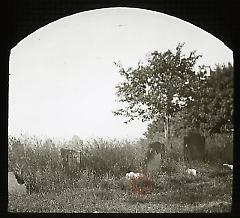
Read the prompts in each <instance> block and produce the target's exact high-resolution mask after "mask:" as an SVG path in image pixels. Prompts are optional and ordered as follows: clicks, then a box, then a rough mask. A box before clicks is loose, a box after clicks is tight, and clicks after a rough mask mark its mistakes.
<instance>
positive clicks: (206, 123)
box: [182, 63, 233, 133]
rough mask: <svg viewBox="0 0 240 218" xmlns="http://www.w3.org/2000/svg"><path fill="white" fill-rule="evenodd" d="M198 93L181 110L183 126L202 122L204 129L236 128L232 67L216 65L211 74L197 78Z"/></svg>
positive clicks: (201, 127) (213, 131)
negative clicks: (234, 124) (234, 126)
mask: <svg viewBox="0 0 240 218" xmlns="http://www.w3.org/2000/svg"><path fill="white" fill-rule="evenodd" d="M198 87H199V88H198V92H196V93H195V95H192V97H193V101H192V102H191V104H188V106H187V107H185V108H184V111H183V112H182V115H183V119H182V121H183V123H182V125H184V126H191V127H194V124H195V125H196V124H197V125H199V126H198V127H200V129H201V130H202V131H203V132H209V131H210V133H219V132H224V131H230V129H231V128H233V66H232V65H231V64H230V63H229V64H228V66H225V65H222V66H220V65H216V68H215V69H214V70H210V76H208V77H205V78H204V79H201V78H199V79H198Z"/></svg>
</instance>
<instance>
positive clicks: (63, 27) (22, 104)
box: [9, 8, 233, 139]
mask: <svg viewBox="0 0 240 218" xmlns="http://www.w3.org/2000/svg"><path fill="white" fill-rule="evenodd" d="M179 42H185V43H186V44H185V46H184V49H183V51H184V52H185V53H188V52H189V51H192V50H197V52H198V54H202V55H203V58H202V59H201V60H200V61H199V62H198V63H197V64H205V65H210V66H212V67H214V65H215V64H216V63H221V64H222V63H228V62H231V63H233V54H232V51H231V50H230V49H229V48H228V47H226V46H225V45H224V44H223V43H222V42H221V41H220V40H218V39H217V38H215V37H214V36H212V35H210V34H209V33H207V32H205V31H203V30H202V29H200V28H198V27H196V26H194V25H192V24H190V23H188V22H185V21H183V20H180V19H178V18H175V17H171V16H168V15H165V14H161V13H158V12H153V11H149V10H143V9H134V8H108V9H99V10H92V11H87V12H83V13H79V14H75V15H72V16H68V17H64V18H62V19H60V20H57V21H55V22H53V23H50V24H48V25H47V26H44V27H42V28H40V29H39V30H37V31H36V32H33V33H32V34H31V35H29V36H28V37H26V38H25V39H23V40H22V41H21V42H19V44H18V45H17V46H16V47H14V48H13V49H12V50H11V56H10V74H11V75H10V78H9V134H11V135H16V136H17V135H19V134H20V133H23V134H28V135H38V136H45V137H46V136H47V137H59V138H66V139H68V138H71V137H72V136H73V135H74V134H77V135H78V136H80V138H82V139H87V138H89V137H96V136H98V137H104V138H105V137H110V138H131V139H133V138H136V137H141V136H142V133H143V132H145V131H146V128H147V123H141V121H135V122H133V123H130V124H124V123H123V122H124V121H125V120H126V118H124V117H118V116H117V117H116V116H114V115H113V113H112V111H113V110H114V109H117V108H119V106H120V105H119V103H117V102H116V101H115V100H116V96H115V91H116V89H115V86H116V85H117V83H118V82H119V81H120V75H119V72H118V69H117V68H116V66H114V64H113V62H114V61H116V62H118V61H120V62H121V63H122V64H123V66H124V67H130V66H131V67H132V66H133V67H134V66H136V65H137V62H138V61H139V60H145V58H146V54H147V53H149V52H152V51H154V50H158V51H160V52H164V51H166V50H167V49H171V50H173V49H175V48H176V46H177V44H178V43H179Z"/></svg>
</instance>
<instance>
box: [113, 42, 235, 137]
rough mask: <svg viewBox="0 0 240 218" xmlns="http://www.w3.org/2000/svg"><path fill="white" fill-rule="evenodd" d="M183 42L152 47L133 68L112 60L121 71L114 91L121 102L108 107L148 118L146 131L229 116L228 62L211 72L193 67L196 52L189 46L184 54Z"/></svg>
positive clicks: (210, 123) (205, 125)
mask: <svg viewBox="0 0 240 218" xmlns="http://www.w3.org/2000/svg"><path fill="white" fill-rule="evenodd" d="M183 46H184V44H178V46H177V47H176V50H175V51H174V52H172V51H171V50H167V51H166V52H158V51H154V52H152V53H151V54H149V55H148V57H147V62H146V63H145V64H143V63H142V62H139V63H138V65H137V67H136V68H135V69H133V68H131V67H130V68H127V69H125V68H124V67H123V66H122V65H121V64H116V63H115V64H116V65H117V67H119V72H120V75H121V76H122V77H123V81H122V82H121V83H119V84H118V85H117V86H116V89H117V91H116V95H117V97H118V100H119V101H120V102H124V103H125V107H123V108H120V109H118V110H116V111H114V112H113V113H114V114H115V115H122V116H125V117H126V118H128V120H127V121H126V122H130V121H132V120H134V119H141V120H142V121H149V120H150V121H151V123H150V125H149V126H148V130H147V133H146V135H149V136H150V135H151V136H152V135H153V133H154V132H157V131H158V132H161V131H164V132H166V131H167V135H169V134H170V129H171V130H172V131H174V130H175V131H178V129H181V128H186V127H189V128H195V127H197V128H201V129H202V130H210V129H213V128H214V125H216V126H219V125H220V126H221V125H222V123H224V124H225V123H226V122H229V121H230V122H231V116H232V113H233V96H232V95H233V81H232V79H233V67H232V66H231V65H228V66H227V67H226V66H220V65H217V67H216V69H215V70H214V71H212V70H211V75H210V76H207V71H206V67H205V66H201V67H200V66H199V70H198V71H197V72H195V70H194V67H195V64H196V61H197V60H198V59H199V58H200V57H201V55H197V54H196V51H192V52H190V54H189V55H188V56H186V55H184V54H183V52H182V48H183ZM218 123H220V124H218ZM169 125H172V126H170V127H169ZM165 127H167V130H166V128H165ZM216 128H218V127H216ZM220 128H221V127H220ZM165 137H166V134H165Z"/></svg>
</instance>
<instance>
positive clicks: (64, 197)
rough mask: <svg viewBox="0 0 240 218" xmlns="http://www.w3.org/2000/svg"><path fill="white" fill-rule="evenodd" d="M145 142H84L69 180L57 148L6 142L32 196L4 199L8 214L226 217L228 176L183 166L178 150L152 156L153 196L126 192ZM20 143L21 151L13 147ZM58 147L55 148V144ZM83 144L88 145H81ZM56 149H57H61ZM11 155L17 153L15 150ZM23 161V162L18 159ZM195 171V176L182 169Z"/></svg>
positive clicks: (212, 166) (216, 166) (211, 168)
mask: <svg viewBox="0 0 240 218" xmlns="http://www.w3.org/2000/svg"><path fill="white" fill-rule="evenodd" d="M147 143H148V142H145V141H136V142H129V141H121V142H119V141H104V140H102V139H101V140H100V139H99V140H93V141H91V142H87V143H86V142H85V146H84V147H85V150H84V152H85V153H84V154H85V159H84V161H85V164H84V168H81V170H80V171H79V172H77V174H76V175H75V176H74V177H71V178H70V177H69V176H66V175H65V174H64V172H63V170H62V169H61V164H60V159H59V152H58V146H56V144H50V143H49V142H48V143H47V144H46V143H44V142H42V141H39V140H38V139H36V138H35V139H27V140H19V139H15V138H11V139H10V143H9V145H11V146H10V147H11V148H10V151H9V168H10V170H15V171H16V170H20V169H21V170H23V169H24V174H23V175H24V177H25V178H28V179H29V180H32V181H34V182H35V184H36V185H37V186H38V188H39V190H38V192H36V193H32V194H25V195H21V196H19V195H15V194H9V199H8V200H9V202H8V211H9V212H37V213H49V212H50V213H51V212H54V213H179V212H183V213H195V212H196V213H199V212H200V213H202V212H206V213H208V212H230V211H231V202H232V172H231V171H229V170H228V169H224V168H223V167H222V164H221V163H220V162H217V161H215V162H211V163H202V162H191V163H184V162H183V160H182V157H181V155H182V154H181V152H180V150H179V149H178V148H179V147H178V146H180V143H179V145H178V144H177V140H176V142H175V147H174V148H175V150H174V151H171V152H168V155H167V157H166V159H164V160H161V159H160V158H159V157H158V156H156V157H155V158H154V159H153V160H152V161H151V162H150V163H149V165H148V166H147V172H148V173H149V174H150V175H151V177H152V178H153V181H154V189H153V192H152V193H150V194H146V195H138V194H134V193H131V192H130V191H129V190H128V185H127V181H126V179H125V174H126V172H129V170H132V171H135V172H137V171H138V170H140V169H141V167H142V163H143V161H144V152H145V150H144V149H145V147H146V144H147ZM22 144H24V152H23V153H22V154H21V152H20V151H19V150H18V152H17V153H16V152H14V149H12V147H14V146H18V147H19V148H20V147H21V146H20V145H22ZM58 145H60V144H58ZM86 145H87V146H86ZM60 147H61V145H60ZM15 151H16V149H15ZM23 157H24V158H23ZM188 167H192V168H195V169H197V171H198V173H197V175H196V176H191V175H188V174H187V173H186V169H187V168H188Z"/></svg>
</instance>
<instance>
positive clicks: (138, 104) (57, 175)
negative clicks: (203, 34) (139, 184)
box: [8, 44, 233, 212]
mask: <svg viewBox="0 0 240 218" xmlns="http://www.w3.org/2000/svg"><path fill="white" fill-rule="evenodd" d="M182 48H183V44H179V45H178V46H177V48H176V51H175V52H172V51H170V50H168V51H166V52H163V53H161V52H158V51H155V52H153V53H151V54H150V55H149V56H148V60H147V63H146V64H144V63H142V62H139V64H138V67H137V68H136V69H133V68H128V69H124V68H123V67H122V66H121V64H118V67H119V71H120V74H121V75H122V76H123V77H124V79H125V81H123V82H122V83H120V84H119V85H118V86H117V87H116V88H117V96H118V97H119V100H120V102H124V103H127V106H126V107H125V108H121V109H119V110H117V111H115V112H114V113H115V115H123V116H125V117H127V118H129V119H128V120H127V121H126V122H130V121H131V120H133V119H138V118H139V119H142V120H143V121H146V120H148V121H151V123H150V124H149V126H148V129H147V131H146V132H145V138H142V139H139V140H136V141H128V140H121V141H118V140H105V139H101V138H98V139H93V140H89V141H84V142H83V141H82V140H80V139H79V138H76V137H75V139H74V140H70V141H65V142H63V141H53V140H50V139H48V140H42V139H39V138H37V137H32V138H27V137H24V136H23V137H20V138H16V137H13V136H9V146H8V148H9V156H8V161H9V162H8V167H9V171H14V172H15V173H16V174H18V176H20V177H21V178H22V179H23V180H24V181H25V182H26V183H27V184H29V185H31V187H32V188H31V189H32V191H31V194H30V195H29V194H28V195H24V196H14V195H10V196H9V211H11V212H94V211H98V212H230V210H231V194H232V173H231V171H229V169H226V168H224V167H223V166H222V164H223V163H225V162H228V163H229V162H231V161H232V156H233V153H232V152H233V149H232V148H233V133H232V130H233V66H232V65H231V64H228V66H224V65H223V66H221V65H216V67H215V69H209V71H208V73H209V75H207V69H208V68H207V67H206V66H200V67H199V70H198V71H197V72H196V71H195V70H194V69H195V68H194V66H195V64H196V62H197V60H198V59H199V58H200V57H201V56H199V55H196V52H191V53H190V54H189V55H188V56H186V55H183V54H182ZM192 129H197V130H198V131H199V132H201V134H202V135H204V136H205V139H206V151H207V152H206V154H207V157H206V159H205V160H204V161H203V160H202V161H201V160H200V161H191V160H190V161H184V155H183V142H184V135H186V134H187V133H188V132H189V130H192ZM156 141H159V142H161V143H163V144H164V145H165V146H164V147H165V154H164V156H162V152H159V154H154V155H152V154H151V152H150V154H149V155H151V160H150V161H148V162H147V161H146V156H147V154H148V152H149V150H148V145H149V143H151V142H156ZM63 147H68V148H71V149H74V150H78V151H79V152H80V153H81V158H80V162H79V163H77V162H76V161H75V160H73V161H72V165H70V168H69V171H71V173H69V172H66V170H65V169H64V167H63V161H62V157H61V152H60V148H63ZM187 168H195V169H196V170H197V172H198V173H197V176H195V177H194V176H191V175H188V174H187V173H186V169H187ZM129 171H134V172H142V171H144V172H147V173H148V174H150V175H151V177H152V178H153V182H154V188H153V191H152V193H151V194H147V195H144V196H139V195H134V194H131V193H129V191H128V187H127V183H126V179H125V174H126V173H127V172H129ZM23 199H24V200H23Z"/></svg>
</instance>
